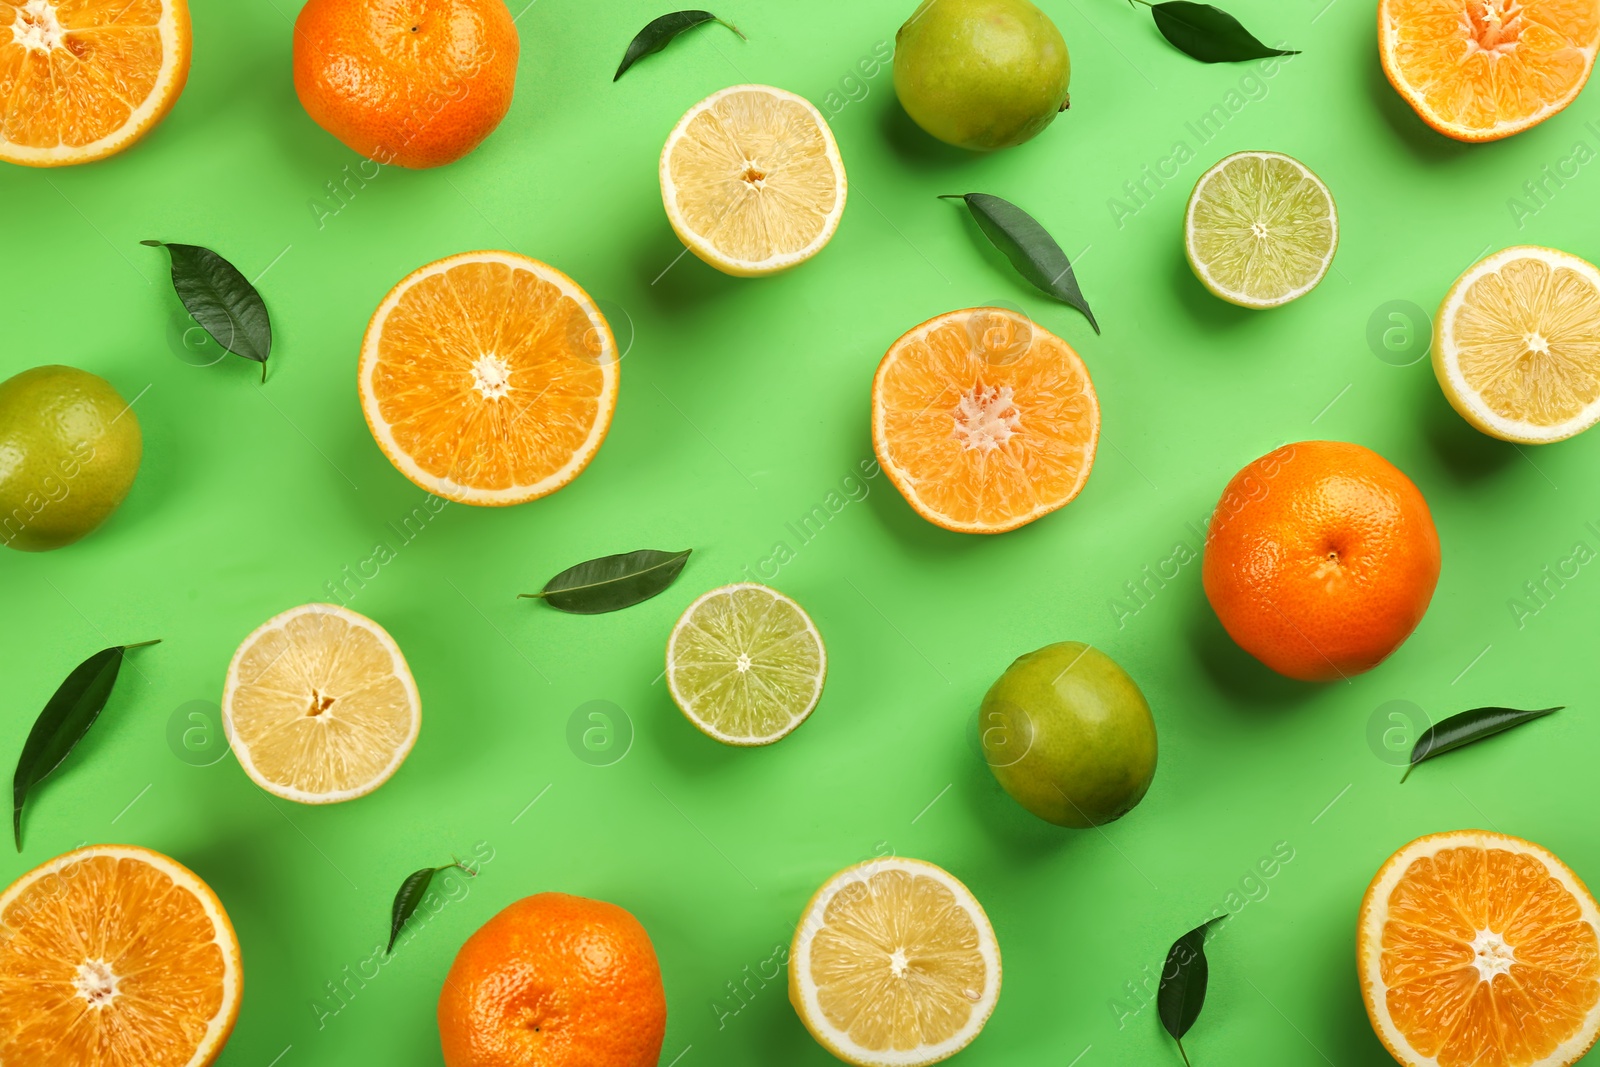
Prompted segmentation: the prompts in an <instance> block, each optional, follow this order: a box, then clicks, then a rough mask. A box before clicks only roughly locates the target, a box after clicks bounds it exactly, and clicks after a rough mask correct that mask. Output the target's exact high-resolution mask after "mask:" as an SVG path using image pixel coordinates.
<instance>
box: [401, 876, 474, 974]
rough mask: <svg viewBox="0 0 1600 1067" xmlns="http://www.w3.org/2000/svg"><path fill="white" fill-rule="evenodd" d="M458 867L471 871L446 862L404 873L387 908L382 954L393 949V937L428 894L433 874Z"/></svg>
mask: <svg viewBox="0 0 1600 1067" xmlns="http://www.w3.org/2000/svg"><path fill="white" fill-rule="evenodd" d="M452 867H458V868H460V869H461V870H463V871H466V872H467V874H468V875H471V874H472V873H473V872H472V871H471V870H468V868H466V867H464V866H462V865H461V864H460V863H447V864H445V865H444V866H443V867H424V868H422V869H421V870H420V871H412V872H411V873H410V874H408V875H406V880H405V881H403V882H401V883H400V891H399V892H398V893H396V894H395V895H394V906H393V907H391V908H390V909H389V946H388V947H387V948H385V949H384V950H383V954H384V955H386V956H387V955H389V954H390V953H391V952H393V951H394V943H395V939H396V938H398V937H399V936H400V930H401V929H402V928H403V927H404V926H405V924H406V920H408V919H410V918H411V916H412V914H414V913H415V912H416V910H417V907H418V905H420V904H421V903H422V900H423V898H424V897H426V896H427V895H428V886H430V885H432V884H433V876H434V875H436V874H438V873H439V872H440V871H448V870H449V869H450V868H452Z"/></svg>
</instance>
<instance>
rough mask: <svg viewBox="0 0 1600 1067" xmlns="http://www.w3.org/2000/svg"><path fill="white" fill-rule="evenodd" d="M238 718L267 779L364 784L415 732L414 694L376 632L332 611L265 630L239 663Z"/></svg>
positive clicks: (325, 785) (319, 786) (234, 715)
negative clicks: (348, 620)
mask: <svg viewBox="0 0 1600 1067" xmlns="http://www.w3.org/2000/svg"><path fill="white" fill-rule="evenodd" d="M238 679H239V681H238V687H237V688H236V689H235V690H234V692H233V699H232V707H231V720H232V722H233V728H234V731H235V733H236V734H237V735H238V743H239V744H240V745H242V746H243V747H244V748H245V749H246V751H248V753H249V755H250V761H251V762H252V763H253V764H255V767H256V769H257V770H258V771H260V772H261V774H262V775H263V776H264V777H266V779H267V780H268V781H270V782H274V783H276V784H279V785H282V786H286V787H291V788H297V789H302V790H305V791H306V792H309V793H314V794H318V795H323V794H327V793H333V792H339V791H342V790H345V789H351V788H354V787H357V786H361V785H365V784H366V783H368V782H371V781H372V780H373V779H375V778H377V777H378V776H379V775H381V774H382V773H383V771H384V770H385V769H386V768H387V767H388V766H389V764H390V763H391V762H392V761H393V760H394V756H395V753H396V752H397V751H398V750H399V749H400V748H402V747H403V746H404V745H405V744H406V741H407V739H408V738H409V737H410V736H411V726H412V719H413V711H414V709H413V708H412V705H411V694H410V691H409V690H408V689H407V688H406V685H405V683H404V682H402V681H401V680H400V678H399V677H398V676H397V675H396V674H395V667H394V660H393V658H392V657H391V655H390V653H389V650H388V648H387V647H385V645H384V644H383V642H381V641H380V640H379V639H378V638H377V636H376V635H374V634H373V633H372V631H370V630H367V629H366V628H364V627H361V626H356V625H353V624H351V623H349V622H347V621H346V620H344V619H341V618H339V617H338V616H337V615H334V614H331V613H328V612H307V613H306V614H303V615H297V616H295V617H294V618H292V619H290V620H288V622H287V623H285V624H284V625H283V626H281V627H277V628H274V629H272V630H268V631H267V632H266V633H264V634H262V635H261V636H260V637H259V638H257V639H256V641H255V643H254V644H252V645H251V646H250V648H249V649H248V650H247V651H246V652H245V654H244V657H243V658H242V659H241V660H240V662H239V675H238Z"/></svg>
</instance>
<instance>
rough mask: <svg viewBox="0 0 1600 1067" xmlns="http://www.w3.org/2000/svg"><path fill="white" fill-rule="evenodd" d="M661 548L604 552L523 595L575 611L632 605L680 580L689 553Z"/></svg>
mask: <svg viewBox="0 0 1600 1067" xmlns="http://www.w3.org/2000/svg"><path fill="white" fill-rule="evenodd" d="M692 551H694V550H693V549H691V548H686V549H684V550H683V551H682V552H661V551H657V550H656V549H653V548H645V549H640V550H639V551H638V552H623V553H620V554H618V555H615V556H601V557H600V558H599V559H591V560H588V561H587V562H584V563H580V564H578V565H577V566H576V567H568V568H567V569H566V570H564V571H562V572H561V573H560V574H558V575H556V576H555V577H554V578H552V579H550V580H549V581H548V582H546V583H545V587H544V588H543V589H542V590H540V591H539V592H537V593H522V594H519V595H520V597H523V598H528V599H536V600H543V601H544V602H545V603H547V604H549V605H550V606H551V607H553V608H559V609H561V610H562V611H569V612H571V613H572V614H574V615H600V614H603V613H605V612H607V611H616V610H618V609H619V608H630V607H632V606H633V605H635V604H639V603H642V602H644V601H646V600H649V599H650V598H651V597H653V596H655V595H656V594H657V593H659V592H661V591H662V590H663V589H665V588H666V587H667V586H669V585H671V584H672V583H673V582H674V581H676V580H677V577H678V573H679V572H680V571H682V570H683V565H684V563H685V562H686V561H687V560H688V559H689V553H690V552H692Z"/></svg>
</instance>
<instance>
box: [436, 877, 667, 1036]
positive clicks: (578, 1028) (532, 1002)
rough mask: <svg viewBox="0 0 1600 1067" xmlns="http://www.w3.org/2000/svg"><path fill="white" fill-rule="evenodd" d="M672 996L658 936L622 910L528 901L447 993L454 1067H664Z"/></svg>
mask: <svg viewBox="0 0 1600 1067" xmlns="http://www.w3.org/2000/svg"><path fill="white" fill-rule="evenodd" d="M666 1030H667V997H666V992H665V990H664V989H663V988H662V985H661V968H660V965H659V964H658V963H657V962H656V952H655V948H654V947H653V946H652V945H651V944H650V935H649V934H647V933H645V930H644V927H643V926H642V925H640V923H639V920H638V919H635V918H634V917H633V915H631V914H630V913H629V912H628V911H626V910H625V909H623V908H620V907H618V906H617V905H615V904H608V903H606V902H604V901H600V900H589V899H586V898H584V897H575V896H568V895H567V894H565V893H539V894H536V895H534V896H531V897H525V898H523V899H522V900H519V901H517V902H516V903H515V904H512V905H510V906H509V907H507V908H506V909H505V910H503V911H501V912H500V913H499V914H498V915H496V916H495V917H494V918H492V919H490V920H489V921H488V922H486V923H484V924H483V926H481V927H480V928H479V929H478V931H477V932H476V933H474V934H473V935H472V936H471V937H469V938H467V941H466V944H464V945H462V946H461V951H460V952H458V953H457V954H456V959H455V963H453V964H451V966H450V973H449V974H448V975H447V976H446V977H445V981H444V990H443V992H441V993H440V995H439V1041H440V1044H441V1045H442V1046H443V1050H444V1062H445V1064H446V1067H656V1063H657V1061H658V1060H659V1059H660V1057H661V1042H662V1040H663V1039H664V1038H665V1037H666Z"/></svg>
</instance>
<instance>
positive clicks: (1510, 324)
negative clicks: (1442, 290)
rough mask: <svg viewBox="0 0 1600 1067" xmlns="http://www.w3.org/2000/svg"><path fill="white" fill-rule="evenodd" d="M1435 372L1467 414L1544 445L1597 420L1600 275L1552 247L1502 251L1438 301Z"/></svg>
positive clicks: (1504, 433)
mask: <svg viewBox="0 0 1600 1067" xmlns="http://www.w3.org/2000/svg"><path fill="white" fill-rule="evenodd" d="M1435 333H1436V334H1437V337H1436V339H1435V342H1434V346H1433V371H1434V374H1435V375H1437V376H1438V378H1439V385H1440V386H1441V387H1442V388H1443V389H1444V395H1445V397H1446V398H1448V399H1449V401H1450V403H1451V404H1452V405H1453V406H1454V407H1455V409H1456V410H1457V411H1459V412H1460V413H1461V416H1462V418H1464V419H1466V420H1467V421H1468V422H1470V423H1472V425H1473V426H1475V427H1477V428H1478V429H1479V430H1482V431H1483V432H1484V433H1486V434H1489V435H1490V436H1491V437H1498V438H1500V439H1501V440H1502V441H1518V442H1521V443H1523V444H1533V445H1538V444H1546V443H1548V442H1550V441H1560V440H1562V439H1564V438H1567V437H1571V436H1573V435H1574V434H1577V433H1581V432H1583V431H1584V430H1587V429H1588V428H1589V427H1591V426H1593V425H1594V424H1595V422H1596V421H1600V270H1596V269H1595V268H1594V266H1592V265H1591V264H1589V263H1587V262H1585V261H1584V260H1581V259H1579V258H1578V257H1577V256H1571V255H1568V254H1567V253H1565V252H1558V251H1556V250H1555V249H1553V248H1538V247H1535V246H1532V245H1523V246H1520V247H1516V248H1507V249H1505V250H1504V251H1501V252H1496V253H1494V255H1492V256H1488V257H1486V258H1484V259H1483V260H1480V261H1479V262H1478V263H1476V264H1474V265H1473V266H1472V267H1471V268H1470V269H1469V270H1468V271H1467V272H1466V273H1465V274H1463V275H1462V276H1461V277H1460V278H1458V279H1456V283H1455V285H1453V286H1451V287H1450V292H1449V293H1447V294H1446V295H1445V298H1444V302H1443V303H1442V304H1440V305H1439V315H1438V322H1437V325H1436V327H1435Z"/></svg>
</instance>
